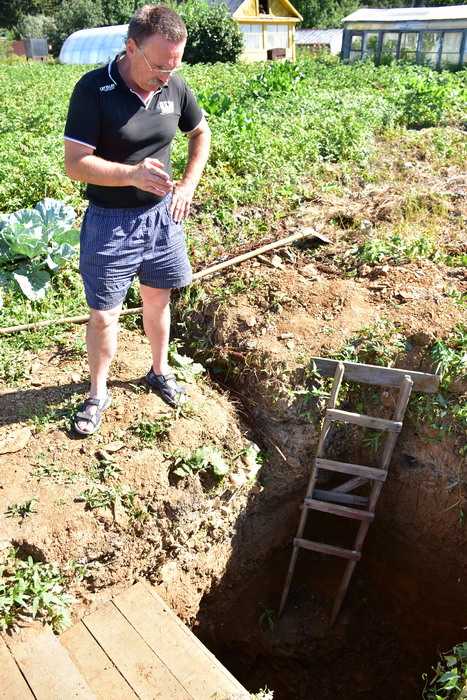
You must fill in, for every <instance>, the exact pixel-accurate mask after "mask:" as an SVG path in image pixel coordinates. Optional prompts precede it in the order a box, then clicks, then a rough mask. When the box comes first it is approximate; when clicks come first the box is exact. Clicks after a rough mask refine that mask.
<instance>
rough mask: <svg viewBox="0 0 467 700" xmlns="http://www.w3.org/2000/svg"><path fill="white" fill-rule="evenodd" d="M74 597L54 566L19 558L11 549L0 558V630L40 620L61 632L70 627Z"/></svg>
mask: <svg viewBox="0 0 467 700" xmlns="http://www.w3.org/2000/svg"><path fill="white" fill-rule="evenodd" d="M72 602H73V598H72V597H71V596H70V595H69V594H68V593H67V592H66V580H65V578H64V576H63V575H62V574H61V573H60V571H59V569H58V568H57V567H56V566H54V565H53V564H44V563H41V562H35V561H34V560H33V558H32V557H30V556H29V557H28V558H27V559H26V560H23V559H21V557H20V556H19V554H18V552H17V550H15V549H13V548H11V549H8V550H6V551H5V552H4V553H2V554H1V555H0V631H5V630H7V629H8V628H10V627H13V626H14V625H16V624H17V623H19V622H21V621H24V620H25V619H27V618H39V619H41V620H42V621H43V622H45V623H48V624H50V625H51V626H52V628H53V629H54V631H55V632H61V631H62V630H63V629H64V628H65V627H67V626H68V625H69V624H70V616H69V608H70V605H71V603H72Z"/></svg>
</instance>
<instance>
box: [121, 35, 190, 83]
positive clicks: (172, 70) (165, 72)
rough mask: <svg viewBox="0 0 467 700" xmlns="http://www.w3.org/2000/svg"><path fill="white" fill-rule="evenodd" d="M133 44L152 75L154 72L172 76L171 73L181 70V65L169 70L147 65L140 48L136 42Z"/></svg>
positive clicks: (144, 55) (147, 62)
mask: <svg viewBox="0 0 467 700" xmlns="http://www.w3.org/2000/svg"><path fill="white" fill-rule="evenodd" d="M133 41H135V40H134V39H133ZM135 44H136V48H137V49H138V50H139V51H141V53H142V54H143V58H144V60H145V61H146V65H147V67H148V68H149V70H150V71H152V72H153V73H154V72H157V73H163V74H164V75H172V74H173V73H176V72H177V71H178V70H180V69H181V68H183V65H181V66H177V68H171V69H170V70H168V69H167V68H161V67H160V66H153V65H152V64H151V63H149V61H148V59H147V58H146V54H145V53H144V51H143V49H142V48H141V46H140V45H139V44H137V43H136V41H135Z"/></svg>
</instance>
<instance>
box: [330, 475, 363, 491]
mask: <svg viewBox="0 0 467 700" xmlns="http://www.w3.org/2000/svg"><path fill="white" fill-rule="evenodd" d="M367 483H368V479H364V478H363V477H361V476H354V478H353V479H349V480H348V481H344V483H343V484H339V486H335V487H334V488H333V489H331V491H339V493H350V492H351V491H355V489H359V488H360V487H361V486H365V484H367Z"/></svg>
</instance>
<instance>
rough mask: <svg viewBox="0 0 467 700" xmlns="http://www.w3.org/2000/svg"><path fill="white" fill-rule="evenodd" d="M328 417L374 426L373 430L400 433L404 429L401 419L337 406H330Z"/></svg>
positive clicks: (368, 426) (369, 426) (366, 426)
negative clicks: (342, 409)
mask: <svg viewBox="0 0 467 700" xmlns="http://www.w3.org/2000/svg"><path fill="white" fill-rule="evenodd" d="M326 418H328V419H329V420H338V421H341V422H342V423H352V424H353V425H362V426H364V427H365V428H372V429H373V430H388V431H389V432H390V433H400V431H401V430H402V422H401V421H396V420H387V419H386V418H376V416H365V415H363V414H362V413H351V412H350V411H339V410H337V409H335V408H332V409H331V408H328V410H327V411H326Z"/></svg>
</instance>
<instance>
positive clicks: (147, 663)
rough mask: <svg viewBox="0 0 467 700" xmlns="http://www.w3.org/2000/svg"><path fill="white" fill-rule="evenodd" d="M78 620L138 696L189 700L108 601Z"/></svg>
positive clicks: (152, 698)
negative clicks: (80, 620)
mask: <svg viewBox="0 0 467 700" xmlns="http://www.w3.org/2000/svg"><path fill="white" fill-rule="evenodd" d="M137 605H139V603H137ZM82 622H83V624H84V625H85V626H86V627H87V629H88V630H89V632H90V633H91V634H92V636H93V637H94V638H95V640H96V641H97V642H98V643H99V645H100V646H101V647H102V649H103V650H104V651H105V653H106V654H107V656H108V657H109V658H110V659H111V660H112V662H113V663H114V664H115V666H116V667H117V668H118V670H119V671H120V673H121V674H122V676H123V677H124V678H125V680H126V681H127V683H128V684H129V685H130V686H131V687H132V689H133V690H134V692H135V693H136V694H137V695H138V696H139V697H140V698H142V699H143V700H156V698H158V699H159V700H192V696H191V695H190V694H189V693H187V692H186V690H185V689H184V688H183V686H182V685H181V684H180V683H179V681H178V680H177V679H176V678H175V676H174V675H173V673H172V671H171V670H170V669H169V668H167V666H166V665H165V664H164V663H163V662H162V661H161V659H160V658H159V657H158V656H157V655H156V654H155V653H154V651H153V650H152V649H151V648H150V647H149V645H148V644H147V643H146V642H145V641H144V639H143V638H142V637H141V635H140V634H139V633H138V632H137V631H136V630H135V629H134V627H133V626H132V625H130V623H129V622H128V620H126V619H125V617H124V616H123V615H122V613H121V612H120V610H118V608H117V607H116V606H115V605H114V604H113V603H112V602H109V603H106V604H105V605H104V606H103V607H102V608H100V609H99V610H97V612H95V613H92V615H89V616H88V617H84V618H83V620H82Z"/></svg>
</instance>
